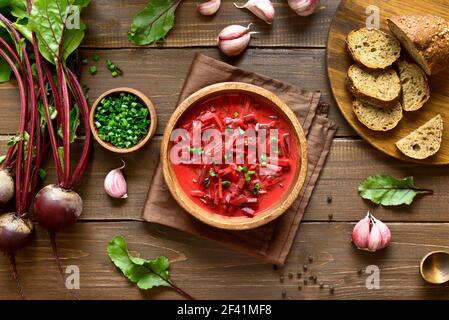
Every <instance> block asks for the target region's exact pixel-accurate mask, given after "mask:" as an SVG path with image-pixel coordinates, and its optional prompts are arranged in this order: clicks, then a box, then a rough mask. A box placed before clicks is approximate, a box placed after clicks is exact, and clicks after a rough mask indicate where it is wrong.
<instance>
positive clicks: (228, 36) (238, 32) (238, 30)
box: [218, 23, 252, 40]
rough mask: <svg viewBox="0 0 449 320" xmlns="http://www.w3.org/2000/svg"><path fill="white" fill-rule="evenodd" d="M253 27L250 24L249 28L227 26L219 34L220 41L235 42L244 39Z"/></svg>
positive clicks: (233, 25) (236, 25)
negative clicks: (237, 39)
mask: <svg viewBox="0 0 449 320" xmlns="http://www.w3.org/2000/svg"><path fill="white" fill-rule="evenodd" d="M251 25H252V24H251V23H250V24H249V25H248V26H247V27H244V26H241V25H238V24H232V25H230V26H227V27H226V28H224V29H223V30H221V31H220V33H219V34H218V40H233V39H236V38H239V37H242V36H243V35H245V34H247V33H248V32H249V28H250V27H251Z"/></svg>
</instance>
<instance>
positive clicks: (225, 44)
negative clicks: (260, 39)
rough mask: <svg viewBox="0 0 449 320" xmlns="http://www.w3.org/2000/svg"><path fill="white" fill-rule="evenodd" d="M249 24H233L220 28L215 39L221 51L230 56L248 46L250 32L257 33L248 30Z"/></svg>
mask: <svg viewBox="0 0 449 320" xmlns="http://www.w3.org/2000/svg"><path fill="white" fill-rule="evenodd" d="M251 25H252V24H251V23H250V24H249V25H248V26H247V27H244V26H240V25H237V24H233V25H230V26H227V27H226V28H224V29H223V30H221V32H220V33H219V35H218V39H217V42H218V47H219V49H220V50H221V52H223V53H224V54H225V55H227V56H230V57H233V56H237V55H239V54H241V53H242V52H243V51H244V50H245V49H246V47H247V46H248V44H249V41H250V40H251V34H254V33H257V32H250V27H251Z"/></svg>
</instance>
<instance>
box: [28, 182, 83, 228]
mask: <svg viewBox="0 0 449 320" xmlns="http://www.w3.org/2000/svg"><path fill="white" fill-rule="evenodd" d="M32 212H33V216H34V217H35V218H36V220H37V221H38V222H39V224H40V225H41V226H42V228H44V229H45V230H47V231H48V232H49V233H58V232H59V231H61V230H63V229H65V228H67V227H68V226H70V225H72V224H73V223H75V222H76V220H77V219H78V217H79V216H80V215H81V213H82V212H83V200H82V199H81V197H80V196H79V194H78V193H76V192H75V191H72V190H67V189H63V188H61V187H59V186H57V185H54V184H50V185H48V186H46V187H44V188H42V189H41V190H40V191H39V192H38V193H37V194H36V197H35V198H34V201H33V205H32Z"/></svg>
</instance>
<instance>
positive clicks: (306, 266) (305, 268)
mask: <svg viewBox="0 0 449 320" xmlns="http://www.w3.org/2000/svg"><path fill="white" fill-rule="evenodd" d="M308 268H309V266H308V265H307V263H304V265H303V266H302V269H303V270H304V271H307V269H308Z"/></svg>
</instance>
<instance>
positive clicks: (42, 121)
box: [37, 101, 58, 133]
mask: <svg viewBox="0 0 449 320" xmlns="http://www.w3.org/2000/svg"><path fill="white" fill-rule="evenodd" d="M48 109H49V111H50V119H51V120H54V119H56V116H57V115H58V112H57V111H56V108H55V107H54V106H52V105H50V106H48ZM37 110H38V111H39V120H40V121H39V126H40V128H41V132H42V133H44V131H45V127H46V126H47V117H46V114H45V109H44V104H43V103H42V102H41V101H39V104H38V106H37Z"/></svg>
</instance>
